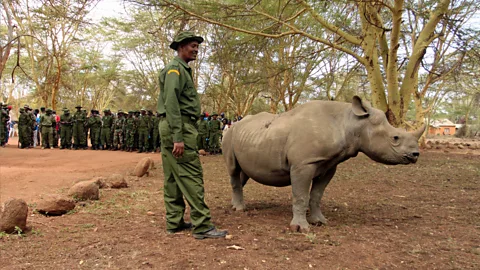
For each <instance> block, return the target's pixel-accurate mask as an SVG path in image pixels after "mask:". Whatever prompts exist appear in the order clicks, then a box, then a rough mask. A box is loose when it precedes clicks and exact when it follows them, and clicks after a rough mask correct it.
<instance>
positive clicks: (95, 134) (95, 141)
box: [90, 127, 100, 146]
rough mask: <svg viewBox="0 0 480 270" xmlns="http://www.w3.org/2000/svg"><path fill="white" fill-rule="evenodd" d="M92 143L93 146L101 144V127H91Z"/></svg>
mask: <svg viewBox="0 0 480 270" xmlns="http://www.w3.org/2000/svg"><path fill="white" fill-rule="evenodd" d="M90 143H91V144H92V146H98V145H100V128H99V127H94V128H90Z"/></svg>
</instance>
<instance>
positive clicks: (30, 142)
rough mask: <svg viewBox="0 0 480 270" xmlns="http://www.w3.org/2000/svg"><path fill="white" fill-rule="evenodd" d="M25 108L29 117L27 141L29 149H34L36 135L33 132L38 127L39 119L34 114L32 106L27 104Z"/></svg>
mask: <svg viewBox="0 0 480 270" xmlns="http://www.w3.org/2000/svg"><path fill="white" fill-rule="evenodd" d="M23 108H24V109H25V113H26V114H27V116H28V121H27V128H26V132H27V135H26V136H27V139H28V146H27V147H28V148H33V143H34V138H33V136H34V135H35V134H34V132H33V131H34V130H35V127H36V126H37V118H36V117H35V115H34V114H33V111H32V109H31V108H30V106H28V105H27V104H25V106H23Z"/></svg>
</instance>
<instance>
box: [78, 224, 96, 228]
mask: <svg viewBox="0 0 480 270" xmlns="http://www.w3.org/2000/svg"><path fill="white" fill-rule="evenodd" d="M76 226H77V227H80V228H82V229H91V228H95V226H96V225H95V224H92V223H85V224H77V225H76Z"/></svg>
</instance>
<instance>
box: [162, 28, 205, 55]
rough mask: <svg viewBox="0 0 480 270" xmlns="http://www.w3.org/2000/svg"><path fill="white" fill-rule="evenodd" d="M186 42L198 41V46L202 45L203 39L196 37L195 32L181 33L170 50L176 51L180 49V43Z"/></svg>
mask: <svg viewBox="0 0 480 270" xmlns="http://www.w3.org/2000/svg"><path fill="white" fill-rule="evenodd" d="M185 41H197V42H198V44H200V43H202V42H203V37H201V36H195V34H194V33H193V32H190V31H184V32H180V33H179V34H178V35H177V36H176V37H175V39H174V40H173V42H172V43H171V44H170V48H171V49H174V50H175V51H176V50H177V49H178V45H180V43H182V42H185Z"/></svg>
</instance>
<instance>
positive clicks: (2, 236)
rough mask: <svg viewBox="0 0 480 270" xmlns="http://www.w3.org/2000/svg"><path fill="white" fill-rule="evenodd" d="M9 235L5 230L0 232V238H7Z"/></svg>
mask: <svg viewBox="0 0 480 270" xmlns="http://www.w3.org/2000/svg"><path fill="white" fill-rule="evenodd" d="M9 236H10V235H9V234H8V233H6V232H0V239H2V238H8V237H9Z"/></svg>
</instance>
